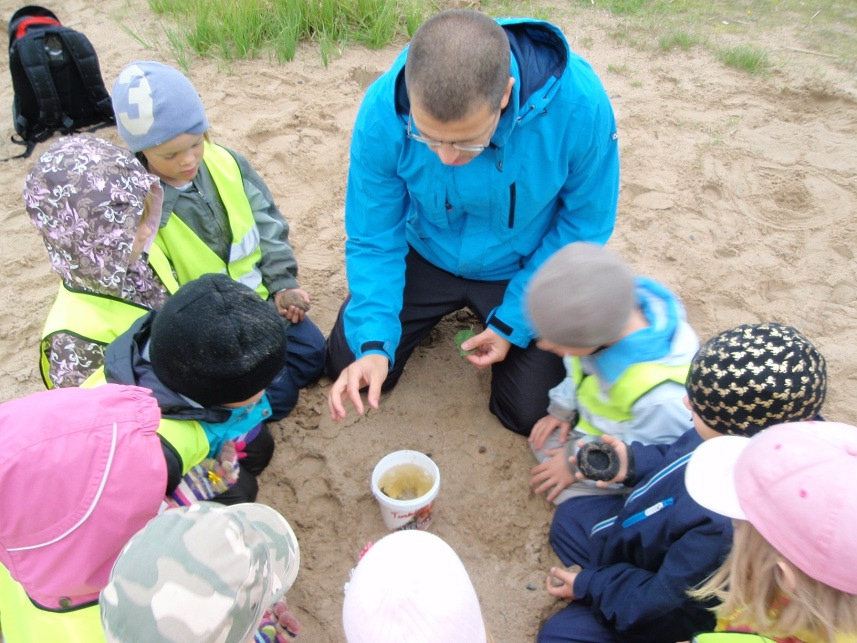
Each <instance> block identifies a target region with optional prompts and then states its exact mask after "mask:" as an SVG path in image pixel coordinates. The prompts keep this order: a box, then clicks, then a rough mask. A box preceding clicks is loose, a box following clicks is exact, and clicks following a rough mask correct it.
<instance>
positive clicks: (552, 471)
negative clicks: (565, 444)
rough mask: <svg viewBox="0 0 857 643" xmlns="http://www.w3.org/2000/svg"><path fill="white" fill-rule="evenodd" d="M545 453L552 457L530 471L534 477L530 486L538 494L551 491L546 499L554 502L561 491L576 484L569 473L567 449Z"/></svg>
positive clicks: (551, 450)
mask: <svg viewBox="0 0 857 643" xmlns="http://www.w3.org/2000/svg"><path fill="white" fill-rule="evenodd" d="M545 453H546V454H547V455H549V456H551V457H550V459H549V460H545V461H544V462H542V463H541V464H537V465H536V466H534V467H533V468H532V469H530V473H531V474H532V476H533V477H532V478H530V486H531V487H534V489H533V490H534V491H535V492H536V493H543V492H545V491H548V490H549V489H550V491H549V492H548V495H547V496H545V497H546V498H547V500H549V501H550V502H553V500H554V498H556V497H557V496H558V495H559V492H560V491H562V490H563V489H565V488H566V487H567V486H568V485H570V484H571V483H573V482H574V476H573V475H572V474H571V471H569V468H568V464H567V461H566V458H565V449H550V450H549V451H545ZM551 487H553V488H551Z"/></svg>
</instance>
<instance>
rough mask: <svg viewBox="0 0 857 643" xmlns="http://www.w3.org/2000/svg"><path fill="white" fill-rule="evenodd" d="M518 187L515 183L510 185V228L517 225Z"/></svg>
mask: <svg viewBox="0 0 857 643" xmlns="http://www.w3.org/2000/svg"><path fill="white" fill-rule="evenodd" d="M516 192H517V188H516V187H515V184H514V183H512V185H510V186H509V228H514V227H515V195H516Z"/></svg>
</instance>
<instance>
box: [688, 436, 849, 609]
mask: <svg viewBox="0 0 857 643" xmlns="http://www.w3.org/2000/svg"><path fill="white" fill-rule="evenodd" d="M685 482H686V484H687V490H688V492H689V493H690V495H691V497H693V499H694V500H696V501H697V502H698V503H699V504H701V505H702V506H703V507H706V508H708V509H710V510H712V511H715V512H717V513H719V514H723V515H724V516H729V517H730V518H737V519H740V520H747V521H749V522H750V524H752V525H753V526H754V527H755V528H756V529H757V530H758V531H759V533H760V534H762V536H764V538H765V540H767V541H768V542H769V543H770V544H771V545H772V546H773V547H774V548H775V549H776V550H777V551H778V552H780V554H782V555H783V556H784V557H785V558H786V559H787V560H788V561H789V562H791V563H792V564H793V565H795V566H796V567H797V568H798V569H800V570H801V571H803V572H804V573H805V574H807V575H808V576H810V577H811V578H814V579H815V580H817V581H819V582H821V583H824V584H825V585H829V586H830V587H833V588H835V589H838V590H840V591H843V592H847V593H849V594H857V493H855V490H857V428H855V427H853V426H850V425H848V424H840V423H838V422H795V423H790V424H778V425H776V426H773V427H770V428H768V429H765V430H764V431H762V432H761V433H758V434H757V435H756V436H755V437H753V438H745V437H737V436H730V435H727V436H722V437H716V438H712V439H711V440H707V441H705V442H703V443H702V444H701V445H699V446H698V447H697V448H696V451H694V453H693V456H692V457H691V459H690V462H688V465H687V470H686V472H685Z"/></svg>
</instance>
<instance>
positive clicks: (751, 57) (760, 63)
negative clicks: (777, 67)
mask: <svg viewBox="0 0 857 643" xmlns="http://www.w3.org/2000/svg"><path fill="white" fill-rule="evenodd" d="M715 55H716V56H717V59H718V60H719V61H720V62H722V63H723V64H724V65H726V66H727V67H734V68H735V69H740V70H741V71H746V72H749V73H751V74H758V73H760V72H762V71H765V70H766V69H767V68H768V67H770V62H769V61H768V54H767V53H766V52H764V51H762V50H761V49H757V48H756V47H751V46H749V45H738V46H737V47H731V48H729V49H718V50H717V51H716V52H715Z"/></svg>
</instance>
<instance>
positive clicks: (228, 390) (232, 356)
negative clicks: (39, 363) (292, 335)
mask: <svg viewBox="0 0 857 643" xmlns="http://www.w3.org/2000/svg"><path fill="white" fill-rule="evenodd" d="M283 324H284V322H283V318H282V317H280V315H278V314H277V311H276V310H275V309H274V308H273V306H270V305H269V304H268V303H267V302H265V301H263V300H262V299H260V298H259V297H258V296H257V295H256V294H255V293H254V292H253V291H252V290H251V289H250V288H249V287H247V286H245V285H244V284H242V283H240V282H237V281H235V280H233V279H231V278H230V277H228V276H227V275H222V274H208V275H203V276H202V277H200V278H199V279H196V280H194V281H191V282H189V283H186V284H184V285H183V286H182V287H181V288H179V290H178V291H177V292H176V294H175V295H173V296H172V297H170V298H169V299H168V300H167V302H166V303H165V304H164V307H163V308H162V309H161V310H160V311H151V312H149V313H147V314H145V315H144V316H143V317H141V318H140V319H138V320H137V321H136V322H134V323H133V324H132V325H131V327H130V328H129V329H128V330H127V331H126V332H125V333H123V334H122V335H120V336H119V337H118V338H116V340H114V341H113V342H112V343H111V344H110V345H109V346H108V347H107V351H106V353H105V356H104V366H103V367H101V368H100V369H99V370H97V371H96V372H95V373H93V374H92V375H91V376H90V377H89V378H88V379H87V380H86V381H85V382H84V383H83V384H82V386H88V387H92V386H99V385H101V384H104V383H108V382H109V383H116V384H126V385H135V386H145V387H146V388H148V389H150V390H151V391H152V394H153V396H154V397H155V399H156V400H157V401H158V405H159V406H160V408H161V415H162V419H161V423H160V427H159V429H158V432H159V434H160V435H161V438H162V440H163V441H164V443H165V444H166V445H167V448H165V449H164V455H165V456H166V457H167V464H168V472H169V484H168V491H170V492H172V490H173V489H174V488H175V487H176V485H177V484H178V482H179V479H180V478H181V476H183V475H185V474H187V473H188V471H189V470H190V469H191V468H192V467H194V466H195V465H197V464H199V463H200V462H201V461H202V460H204V459H206V458H216V457H218V456H219V455H220V454H221V451H222V449H223V445H224V444H225V443H227V442H228V441H230V440H234V441H236V442H237V443H238V446H239V451H242V452H243V454H242V455H241V456H239V457H240V459H239V469H240V471H239V474H238V480H237V481H236V483H235V485H234V486H233V487H232V488H231V489H229V490H228V491H226V492H225V493H223V494H220V495H218V496H217V497H216V498H215V499H216V500H217V501H218V502H222V503H224V504H234V503H236V502H253V501H254V500H255V499H256V494H257V493H258V483H257V481H256V476H257V475H259V474H260V473H261V472H262V471H263V470H264V469H265V467H266V466H267V465H268V463H269V462H270V460H271V457H272V456H273V452H274V440H273V437H272V436H271V432H270V430H269V429H268V426H267V424H266V421H267V420H268V419H269V418H270V416H271V407H270V404H269V403H268V400H267V398H266V397H265V395H264V393H265V388H266V387H267V386H268V385H269V384H270V383H271V381H272V380H273V379H274V378H275V377H276V376H277V374H278V373H279V372H281V371H282V369H283V366H284V364H285V361H286V333H285V332H284V330H283Z"/></svg>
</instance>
